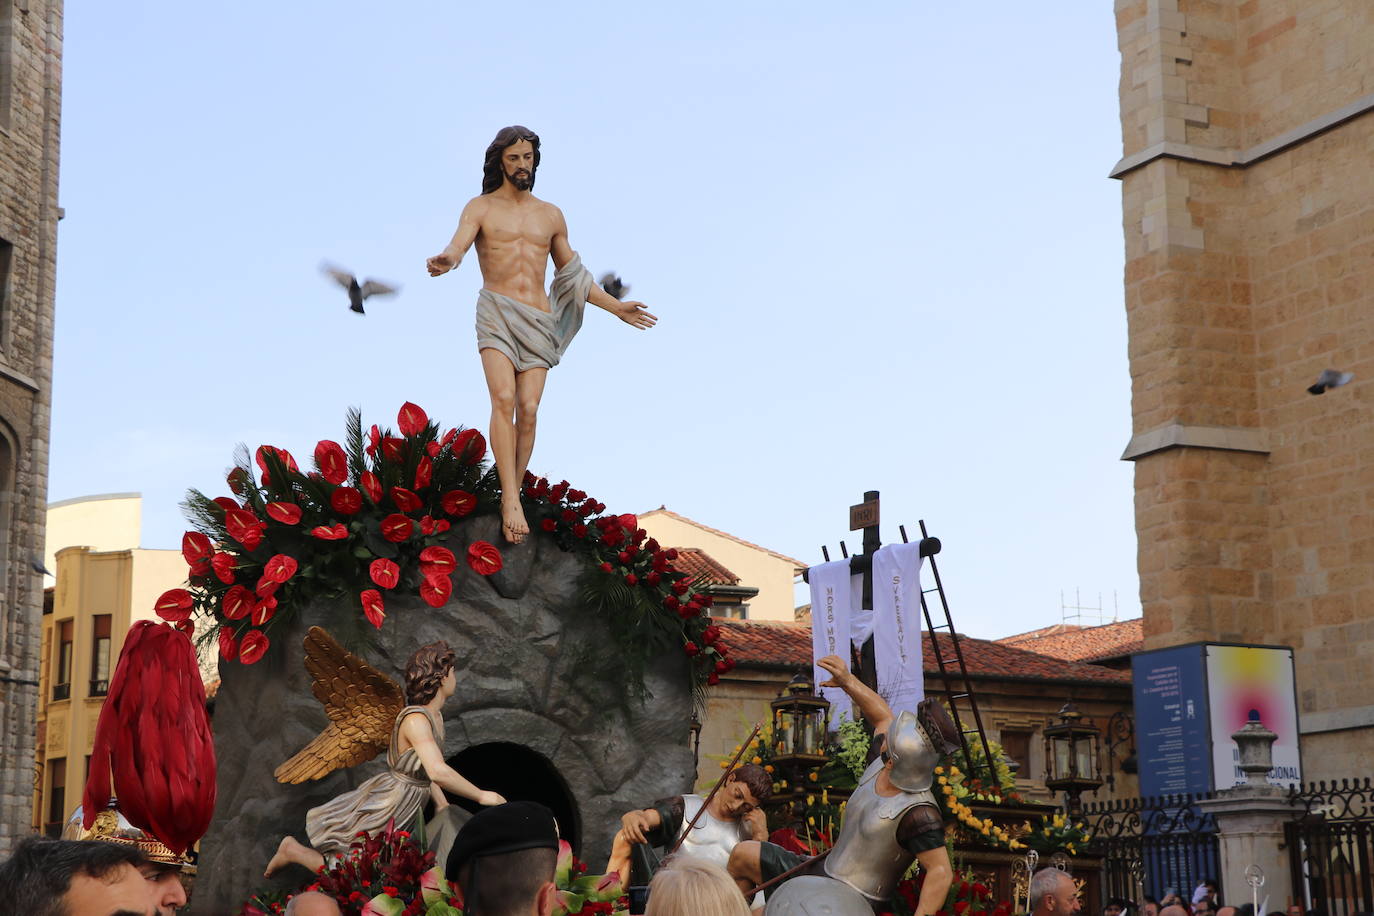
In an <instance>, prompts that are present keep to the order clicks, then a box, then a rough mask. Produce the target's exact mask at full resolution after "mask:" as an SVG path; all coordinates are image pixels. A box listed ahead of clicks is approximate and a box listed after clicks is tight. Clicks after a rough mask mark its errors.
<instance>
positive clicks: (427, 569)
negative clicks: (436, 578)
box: [420, 545, 458, 576]
mask: <svg viewBox="0 0 1374 916" xmlns="http://www.w3.org/2000/svg"><path fill="white" fill-rule="evenodd" d="M457 571H458V558H457V557H455V556H454V555H453V551H452V550H449V549H448V548H447V547H439V546H437V545H436V546H434V547H426V548H425V549H424V550H422V551H420V572H421V573H422V574H423V575H426V576H433V575H440V576H451V575H453V574H454V573H455V572H457Z"/></svg>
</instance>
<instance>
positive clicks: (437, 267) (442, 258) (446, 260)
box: [425, 251, 458, 277]
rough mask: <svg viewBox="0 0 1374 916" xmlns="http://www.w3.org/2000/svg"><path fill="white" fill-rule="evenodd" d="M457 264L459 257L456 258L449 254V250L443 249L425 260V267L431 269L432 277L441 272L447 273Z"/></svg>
mask: <svg viewBox="0 0 1374 916" xmlns="http://www.w3.org/2000/svg"><path fill="white" fill-rule="evenodd" d="M457 266H458V259H457V258H455V257H454V256H453V255H451V254H449V253H448V252H447V251H441V252H439V253H438V254H436V255H435V256H434V257H432V258H429V259H427V260H426V261H425V267H426V268H427V269H428V270H429V275H430V276H431V277H437V276H439V275H440V274H446V273H448V272H449V271H450V270H452V269H453V268H454V267H457Z"/></svg>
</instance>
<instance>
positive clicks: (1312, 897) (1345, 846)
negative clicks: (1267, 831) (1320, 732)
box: [1284, 777, 1374, 916]
mask: <svg viewBox="0 0 1374 916" xmlns="http://www.w3.org/2000/svg"><path fill="white" fill-rule="evenodd" d="M1289 797H1290V798H1291V799H1292V800H1293V802H1294V804H1295V807H1296V809H1297V810H1296V817H1295V819H1294V820H1293V821H1292V822H1291V823H1289V824H1286V825H1285V826H1284V845H1285V846H1287V848H1288V862H1289V868H1290V869H1291V871H1292V878H1293V893H1294V894H1295V895H1296V896H1297V897H1298V900H1297V902H1298V903H1300V904H1301V905H1302V907H1303V909H1304V910H1308V911H1312V910H1315V911H1316V912H1318V913H1321V914H1323V916H1354V914H1356V913H1368V912H1370V911H1374V880H1371V863H1372V862H1374V783H1371V781H1370V779H1369V777H1365V778H1364V779H1363V780H1359V779H1354V780H1346V779H1343V780H1341V781H1340V783H1336V782H1335V781H1332V782H1331V783H1330V784H1328V783H1325V782H1316V783H1310V784H1309V785H1307V786H1306V787H1304V788H1295V789H1294V790H1292V791H1291V792H1290V793H1289Z"/></svg>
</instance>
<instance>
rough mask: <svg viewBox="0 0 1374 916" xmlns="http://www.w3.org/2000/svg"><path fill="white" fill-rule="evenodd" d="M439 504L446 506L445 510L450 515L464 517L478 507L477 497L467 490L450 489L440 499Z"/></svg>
mask: <svg viewBox="0 0 1374 916" xmlns="http://www.w3.org/2000/svg"><path fill="white" fill-rule="evenodd" d="M439 504H440V505H442V506H443V507H444V511H445V512H447V513H448V514H449V515H452V516H454V517H455V518H462V517H463V516H465V515H467V514H468V513H469V512H471V511H472V510H473V509H476V508H477V497H476V496H473V495H472V494H471V493H469V492H468V491H467V490H449V491H448V492H447V493H445V494H444V496H443V498H442V499H440V500H439Z"/></svg>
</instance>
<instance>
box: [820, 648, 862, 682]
mask: <svg viewBox="0 0 1374 916" xmlns="http://www.w3.org/2000/svg"><path fill="white" fill-rule="evenodd" d="M816 664H818V665H820V666H821V667H822V668H824V669H825V670H826V671H829V672H830V680H828V681H822V682H821V684H820V686H822V687H841V688H842V687H844V681H845V679H846V678H850V677H853V675H852V674H850V673H849V667H848V666H847V665H845V663H844V659H842V658H840V657H839V656H838V655H827V656H826V657H825V658H822V659H818V660H817V661H816Z"/></svg>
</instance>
